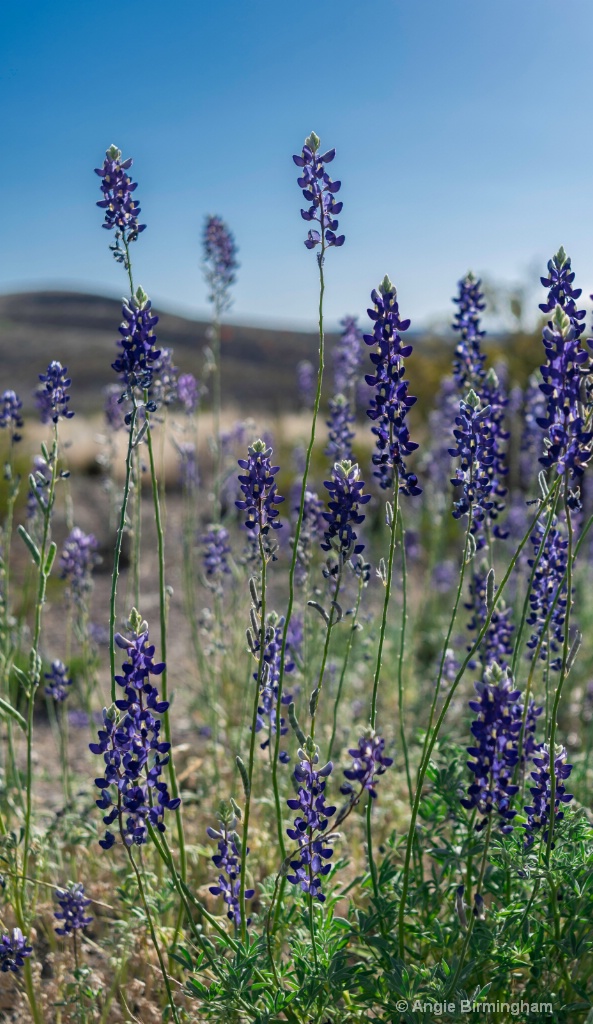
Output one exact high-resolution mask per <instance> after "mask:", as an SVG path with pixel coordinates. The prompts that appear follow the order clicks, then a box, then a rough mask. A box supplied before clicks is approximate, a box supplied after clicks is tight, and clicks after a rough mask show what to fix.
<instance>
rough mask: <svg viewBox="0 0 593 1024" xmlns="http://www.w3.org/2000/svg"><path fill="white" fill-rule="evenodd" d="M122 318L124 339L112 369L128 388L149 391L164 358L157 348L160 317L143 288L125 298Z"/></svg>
mask: <svg viewBox="0 0 593 1024" xmlns="http://www.w3.org/2000/svg"><path fill="white" fill-rule="evenodd" d="M122 316H123V321H122V324H121V326H120V328H119V333H120V334H121V338H120V339H119V340H118V343H117V344H118V345H119V348H120V350H121V351H120V354H119V355H118V356H117V358H116V359H115V362H113V363H112V364H111V366H112V368H113V369H114V370H115V372H116V373H118V374H119V375H120V377H121V379H122V381H123V382H124V383H125V384H126V385H131V386H132V387H133V386H135V385H136V384H137V385H138V386H139V387H141V388H149V387H150V385H151V383H152V379H153V373H154V369H155V363H157V362H158V359H159V357H160V355H161V352H160V349H157V348H155V345H156V340H157V339H156V335H155V333H154V328H155V327H156V325H157V323H158V320H159V318H158V316H155V314H154V313H153V312H152V303H151V302H150V299H149V298H148V295H147V294H146V292H144V291H143V290H142V288H138V289H137V290H136V294H135V295H134V296H133V298H131V299H124V302H123V306H122Z"/></svg>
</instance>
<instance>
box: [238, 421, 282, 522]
mask: <svg viewBox="0 0 593 1024" xmlns="http://www.w3.org/2000/svg"><path fill="white" fill-rule="evenodd" d="M271 455H272V449H271V448H268V446H267V445H266V443H265V441H261V440H258V441H254V443H253V444H252V445H250V446H249V448H248V449H247V458H246V459H239V466H240V467H241V469H243V470H245V472H244V473H241V474H239V483H240V484H241V490H242V492H243V494H244V496H245V497H244V499H242V500H241V501H236V502H235V505H236V506H237V508H238V509H241V511H243V512H245V513H246V515H245V526H246V527H247V529H248V530H251V531H253V534H254V535H255V536H257V535H258V534H259V533H262V534H266V533H268V531H269V529H270V527H272V529H273V530H279V529H280V527H281V526H282V523H278V522H276V519H277V517H278V515H279V512H278V509H276V508H274V506H275V505H279V504H280V503H281V502H282V501H284V498H281V497H280V496H279V495H278V494H277V493H276V483H275V481H274V477H275V476H276V473H277V472H278V470H279V469H280V467H279V466H272V465H271V463H270V457H271Z"/></svg>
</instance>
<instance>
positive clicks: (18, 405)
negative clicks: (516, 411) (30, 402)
mask: <svg viewBox="0 0 593 1024" xmlns="http://www.w3.org/2000/svg"><path fill="white" fill-rule="evenodd" d="M22 408H23V403H22V402H21V400H20V398H19V397H18V395H17V394H16V392H14V391H4V392H3V394H1V395H0V430H1V429H3V428H5V427H8V431H9V434H10V443H11V444H14V443H15V442H16V441H20V440H21V434H20V433H19V431H20V430H21V429H22V426H23V418H22V416H21V409H22Z"/></svg>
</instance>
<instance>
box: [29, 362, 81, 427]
mask: <svg viewBox="0 0 593 1024" xmlns="http://www.w3.org/2000/svg"><path fill="white" fill-rule="evenodd" d="M39 380H40V381H41V384H40V385H38V387H37V388H36V390H35V401H36V403H37V408H38V409H39V415H40V416H41V422H42V423H49V421H50V420H53V422H54V423H57V422H58V420H59V419H60V417H61V416H62V417H63V418H64V419H65V420H69V419H72V417H73V416H74V413H73V412H72V411H71V410H70V409H68V403H69V401H70V395H69V394H68V388H69V387H70V385H71V383H72V381H71V380H70V377H68V375H67V367H66V366H62V364H61V363H60V362H58V360H57V359H54V360H52V362H51V363H50V364H49V366H48V368H47V371H46V372H45V373H40V374H39Z"/></svg>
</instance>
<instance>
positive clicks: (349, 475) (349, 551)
mask: <svg viewBox="0 0 593 1024" xmlns="http://www.w3.org/2000/svg"><path fill="white" fill-rule="evenodd" d="M325 486H326V488H327V490H328V492H329V496H330V501H329V502H328V508H329V511H328V512H324V513H323V518H324V519H325V521H326V523H327V526H326V528H325V534H324V540H323V543H322V544H321V548H322V550H323V551H335V552H336V553H337V554H338V555H339V557H340V558H341V559H342V560H343V561H347V560H348V559H349V558H351V557H352V555H358V554H360V552H361V551H363V550H364V544H360V543H358V535H357V533H356V531H355V529H354V527H355V526H359V525H360V523H362V522H364V518H365V517H364V515H363V513H361V512H360V506H361V505H366V503H367V502H368V501H370V500H371V496H370V494H363V493H362V489H363V487H364V481H363V480H361V479H360V469H359V467H358V466H357V465H356V463H352V462H348V461H345V462H336V464H335V466H334V468H333V471H332V478H331V480H326V481H325Z"/></svg>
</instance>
